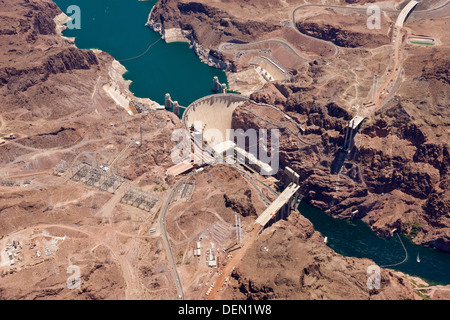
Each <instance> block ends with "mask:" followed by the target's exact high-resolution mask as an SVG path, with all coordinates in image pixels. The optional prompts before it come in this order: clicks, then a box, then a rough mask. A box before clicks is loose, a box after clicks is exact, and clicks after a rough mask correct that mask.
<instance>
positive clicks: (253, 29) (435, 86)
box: [0, 0, 450, 300]
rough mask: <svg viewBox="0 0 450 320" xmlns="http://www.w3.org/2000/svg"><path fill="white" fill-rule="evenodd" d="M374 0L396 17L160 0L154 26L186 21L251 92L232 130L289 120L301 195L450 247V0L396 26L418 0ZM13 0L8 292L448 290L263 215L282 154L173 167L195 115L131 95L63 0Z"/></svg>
mask: <svg viewBox="0 0 450 320" xmlns="http://www.w3.org/2000/svg"><path fill="white" fill-rule="evenodd" d="M375 3H376V4H378V5H379V6H380V7H381V8H382V15H381V27H380V29H369V28H367V26H366V20H367V14H366V10H365V6H367V5H368V3H366V1H352V2H351V3H347V2H345V1H333V3H331V2H329V3H327V2H326V1H322V2H319V1H317V3H313V2H312V3H308V4H306V3H304V2H303V1H302V0H284V1H282V0H270V1H251V2H239V1H234V0H230V1H210V0H198V1H196V2H191V1H189V0H183V1H174V0H160V1H158V3H157V4H156V5H155V7H154V8H153V10H152V13H151V15H150V16H149V22H148V26H149V27H150V28H152V29H154V30H156V31H158V32H160V33H161V35H162V36H164V37H165V38H166V40H167V41H170V39H169V38H170V35H173V34H175V35H176V37H180V36H181V37H182V38H183V37H184V38H183V39H181V40H183V41H186V42H189V43H190V44H191V46H192V49H193V50H194V51H195V52H196V53H197V55H198V56H199V59H201V60H203V61H204V62H205V63H208V64H210V65H211V66H214V67H219V68H222V69H224V70H225V71H226V72H227V77H228V79H229V86H230V89H231V90H235V91H238V92H241V93H243V94H245V95H248V96H249V100H248V101H246V102H245V103H242V105H240V106H239V107H237V108H236V110H235V111H234V112H233V119H232V126H233V128H242V129H244V130H246V129H250V128H253V129H261V128H264V129H268V128H277V129H280V131H281V138H280V165H281V166H282V167H283V168H284V167H285V166H289V167H290V168H292V169H293V170H294V171H295V172H297V173H298V174H299V176H300V179H301V181H302V183H301V185H300V190H299V192H300V193H301V195H302V196H303V199H304V201H307V202H308V203H309V204H311V205H312V206H314V207H317V208H319V209H322V210H324V211H326V212H327V213H329V214H331V215H333V216H335V217H337V218H341V219H362V220H363V221H364V222H366V223H368V225H369V226H370V227H371V228H372V229H373V230H374V231H375V232H376V233H377V234H378V235H379V236H381V237H389V236H392V232H393V230H394V229H395V230H396V231H397V232H400V233H402V234H405V235H410V234H411V231H412V230H411V228H412V226H413V225H416V226H417V225H419V226H420V228H419V230H418V231H417V230H416V231H417V232H415V233H414V236H413V241H414V242H415V243H417V244H420V245H424V246H429V247H433V248H437V249H440V250H443V251H446V252H450V220H449V218H450V217H449V212H450V210H449V208H450V204H449V201H450V200H449V183H450V182H449V170H448V168H449V145H448V141H449V132H450V131H449V128H448V126H449V119H450V117H449V110H448V102H449V97H448V92H450V90H449V85H450V83H449V76H448V69H449V64H450V63H449V60H448V56H449V51H450V48H449V40H450V39H449V35H448V32H446V30H448V25H449V14H450V12H449V10H448V7H449V6H448V5H447V4H446V2H445V1H437V0H436V1H430V2H427V3H420V4H419V5H418V6H417V8H415V9H414V10H415V11H414V12H413V13H412V14H411V15H410V16H409V17H408V19H407V22H405V24H404V26H403V27H401V28H400V27H395V22H396V18H397V16H398V14H399V12H400V10H401V9H402V8H403V7H404V6H405V5H406V3H407V2H400V1H397V2H388V1H386V2H384V1H383V2H375ZM2 7H3V8H2V12H1V13H0V97H1V100H0V299H27V300H29V299H89V300H90V299H107V300H116V299H118V300H123V299H160V300H161V299H167V300H171V299H192V300H197V299H239V300H242V299H423V298H427V299H430V298H431V299H447V298H448V294H447V289H448V287H434V288H430V290H428V291H426V290H424V288H423V286H426V285H427V284H423V282H421V280H420V279H416V278H413V277H410V276H408V275H405V274H402V273H400V272H396V271H394V270H391V269H381V288H380V289H377V288H375V289H373V288H372V289H371V288H369V287H368V285H367V279H368V273H367V269H368V267H369V266H371V265H374V262H373V261H370V260H369V259H359V258H351V257H344V256H341V255H339V254H337V253H336V252H334V251H333V250H332V249H331V248H330V247H328V246H327V245H326V243H325V242H324V238H323V236H322V235H321V234H320V233H319V232H318V231H316V230H314V226H313V225H312V223H311V222H310V221H308V220H307V219H306V218H305V217H303V216H302V215H301V212H300V213H299V212H297V211H293V212H292V213H291V214H290V215H289V217H286V218H285V219H281V220H280V221H277V222H275V223H273V224H272V225H271V226H269V227H267V228H265V229H263V230H260V229H259V227H258V226H255V219H256V218H257V217H258V216H259V215H260V214H261V213H262V212H263V211H264V210H265V209H266V208H267V206H268V205H269V204H270V203H271V202H273V201H274V200H275V199H276V198H277V196H278V195H279V193H280V190H279V188H278V185H277V182H278V180H282V178H283V177H282V173H281V172H280V174H278V175H276V176H275V177H263V176H261V175H259V174H257V173H252V172H251V171H249V170H247V169H246V168H244V167H242V166H239V165H234V166H231V165H226V164H211V165H207V166H204V167H199V166H194V167H193V169H192V170H191V171H190V172H189V173H182V174H179V175H175V176H174V175H172V174H168V172H170V169H171V168H172V167H173V163H172V160H171V151H172V150H173V148H174V146H175V142H173V141H172V140H171V135H172V133H173V131H174V130H176V129H181V128H183V123H182V121H181V120H180V119H179V118H178V117H177V116H176V115H175V114H173V113H171V112H169V111H166V110H157V108H156V107H157V105H158V104H157V103H155V102H154V101H151V100H150V99H139V98H136V97H134V96H133V94H132V93H131V92H130V91H129V84H130V83H129V81H125V80H124V79H123V77H122V74H123V73H124V72H125V71H126V70H125V69H124V68H123V66H121V65H120V64H119V63H118V62H117V61H115V60H114V58H113V57H112V56H110V55H109V54H108V53H106V52H101V51H99V50H82V49H79V48H77V47H76V46H75V45H74V42H73V40H71V39H67V38H64V37H63V36H62V34H61V30H62V29H63V23H64V22H65V21H66V19H65V17H64V15H61V11H60V9H59V8H58V7H57V6H56V4H55V3H53V2H52V1H50V0H33V1H26V0H19V1H12V0H5V1H2ZM168 30H172V32H169V31H168ZM173 30H176V32H173ZM179 31H180V32H179ZM411 37H412V39H416V38H414V37H429V38H432V39H433V41H434V45H432V46H428V45H420V44H415V43H412V42H411V41H412V40H410V41H409V40H408V39H409V38H411ZM393 38H395V40H396V41H395V42H393ZM178 40H180V39H178V38H177V41H178ZM413 42H414V41H413ZM264 104H268V105H271V106H275V107H276V108H277V109H274V108H268V107H265V106H264ZM136 105H139V106H144V109H145V110H146V112H139V111H142V110H143V108H142V107H141V108H136ZM276 110H281V112H280V111H276ZM286 116H288V117H289V119H290V121H287V118H286ZM355 116H361V117H364V122H363V123H362V125H361V127H360V128H359V130H358V132H357V134H356V136H355V138H354V143H353V144H352V145H351V148H349V149H348V150H343V149H342V145H343V144H344V140H345V131H346V126H347V124H348V122H349V121H350V120H351V119H352V118H354V117H355ZM292 121H294V122H295V123H296V124H297V125H292V123H293V122H292ZM168 169H169V171H168ZM355 212H357V213H356V214H354V213H355ZM238 218H239V219H240V220H239V221H240V225H239V228H240V230H241V232H242V234H241V243H240V244H236V230H237V226H236V219H238ZM198 244H199V247H197V246H198ZM197 249H200V255H198V254H197V252H196V250H197ZM208 257H214V259H215V260H208ZM205 258H206V259H205ZM213 261H214V262H215V266H214V267H210V266H208V263H209V262H213ZM77 272H79V277H78V278H77V279H78V280H76V281H75V282H70V279H75V278H76V277H75V278H71V275H77ZM419 285H421V286H420V287H419ZM74 287H75V288H74ZM419 289H420V290H419ZM424 293H425V294H424Z"/></svg>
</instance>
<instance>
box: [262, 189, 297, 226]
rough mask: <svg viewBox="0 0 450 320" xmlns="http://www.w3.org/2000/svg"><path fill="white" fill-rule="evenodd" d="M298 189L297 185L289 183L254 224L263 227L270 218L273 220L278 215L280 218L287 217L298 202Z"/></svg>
mask: <svg viewBox="0 0 450 320" xmlns="http://www.w3.org/2000/svg"><path fill="white" fill-rule="evenodd" d="M299 188H300V186H299V185H297V184H295V183H291V184H290V185H289V186H288V187H287V188H286V189H285V190H284V191H283V192H282V193H281V194H280V195H279V196H278V198H276V199H275V201H274V202H272V203H271V204H270V206H269V207H267V209H266V210H264V212H263V213H262V214H261V215H260V216H259V217H258V218H257V219H256V223H257V224H259V225H261V226H262V227H264V226H265V225H266V224H267V223H268V222H269V221H270V220H271V219H272V218H275V217H276V215H277V214H278V213H280V215H281V217H282V218H285V217H287V216H288V214H289V211H290V210H291V209H292V207H294V206H295V205H296V204H297V202H298V194H297V191H298V189H299Z"/></svg>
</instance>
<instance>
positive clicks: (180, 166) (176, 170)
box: [166, 161, 194, 177]
mask: <svg viewBox="0 0 450 320" xmlns="http://www.w3.org/2000/svg"><path fill="white" fill-rule="evenodd" d="M192 168H194V166H193V165H192V163H191V162H190V161H183V162H180V163H177V164H176V165H173V166H172V167H170V168H168V169H167V171H166V175H168V176H169V175H172V176H174V177H175V176H177V175H179V174H182V173H186V172H188V171H190V170H191V169H192Z"/></svg>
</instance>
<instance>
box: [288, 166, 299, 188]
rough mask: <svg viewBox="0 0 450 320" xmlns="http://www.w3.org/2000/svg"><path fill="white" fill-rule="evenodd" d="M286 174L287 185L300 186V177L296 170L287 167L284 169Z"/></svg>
mask: <svg viewBox="0 0 450 320" xmlns="http://www.w3.org/2000/svg"><path fill="white" fill-rule="evenodd" d="M284 174H285V175H286V177H287V180H288V181H287V184H288V185H289V183H291V182H293V183H295V184H300V175H299V174H298V173H297V172H295V171H294V170H292V169H291V168H290V167H285V168H284Z"/></svg>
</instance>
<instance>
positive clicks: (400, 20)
mask: <svg viewBox="0 0 450 320" xmlns="http://www.w3.org/2000/svg"><path fill="white" fill-rule="evenodd" d="M418 3H419V1H416V0H412V1H410V2H409V3H408V4H407V5H406V6H405V7H404V8H403V10H402V11H401V12H400V14H399V15H398V17H397V21H396V22H395V26H396V27H398V28H402V27H403V23H404V22H405V20H406V18H407V17H408V15H409V13H410V12H411V11H412V10H413V9H414V7H415V6H416V5H417V4H418Z"/></svg>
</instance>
